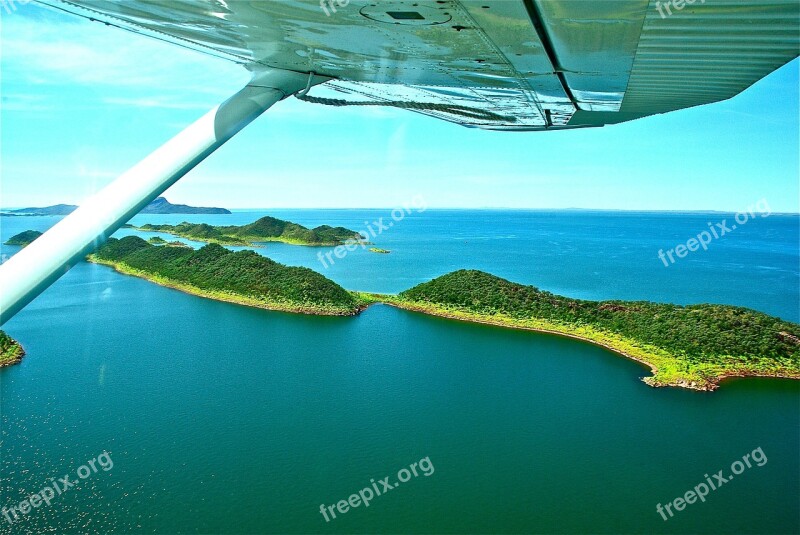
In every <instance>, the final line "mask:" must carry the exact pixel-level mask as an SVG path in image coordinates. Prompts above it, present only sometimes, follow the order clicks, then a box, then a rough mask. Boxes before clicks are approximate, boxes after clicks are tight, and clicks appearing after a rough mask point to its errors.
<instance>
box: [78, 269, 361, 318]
mask: <svg viewBox="0 0 800 535" xmlns="http://www.w3.org/2000/svg"><path fill="white" fill-rule="evenodd" d="M87 261H88V262H91V263H93V264H99V265H103V266H108V267H111V268H114V270H115V271H116V272H117V273H122V274H124V275H131V276H133V277H137V278H140V279H145V280H147V281H150V282H152V283H154V284H158V285H159V286H164V287H165V288H172V289H173V290H178V291H181V292H184V293H186V294H189V295H195V296H198V297H205V298H206V299H212V300H214V301H222V302H225V303H231V304H234V305H242V306H248V307H252V308H260V309H263V310H272V311H274V312H291V313H295V314H306V315H313V316H355V315H357V314H359V313H360V312H361V311H362V310H364V307H361V306H358V307H357V308H356V309H355V310H353V311H346V310H336V309H326V308H322V307H318V308H317V307H313V306H300V305H295V304H285V303H279V302H275V301H262V300H260V299H256V298H253V297H247V296H244V295H239V294H234V293H225V292H222V291H214V290H204V289H202V288H198V287H197V286H192V285H191V284H186V283H182V282H178V281H174V280H172V279H167V278H164V277H159V276H157V275H152V274H150V273H147V272H146V271H141V270H138V269H135V268H132V267H130V266H128V265H127V264H125V263H122V262H113V261H108V260H101V259H99V258H97V257H96V256H95V255H93V254H92V255H89V256H88V257H87Z"/></svg>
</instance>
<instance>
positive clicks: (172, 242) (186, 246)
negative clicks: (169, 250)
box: [167, 240, 192, 249]
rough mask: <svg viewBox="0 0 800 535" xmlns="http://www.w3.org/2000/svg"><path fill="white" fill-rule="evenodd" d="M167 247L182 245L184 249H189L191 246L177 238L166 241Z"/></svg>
mask: <svg viewBox="0 0 800 535" xmlns="http://www.w3.org/2000/svg"><path fill="white" fill-rule="evenodd" d="M167 247H183V248H184V249H191V248H192V246H191V245H186V244H185V243H183V242H182V241H178V240H175V241H171V242H168V243H167Z"/></svg>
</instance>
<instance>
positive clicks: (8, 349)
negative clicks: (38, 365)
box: [0, 331, 25, 368]
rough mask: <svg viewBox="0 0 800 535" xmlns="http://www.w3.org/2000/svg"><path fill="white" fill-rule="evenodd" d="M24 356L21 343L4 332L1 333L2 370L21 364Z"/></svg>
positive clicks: (0, 360) (0, 365)
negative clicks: (5, 367) (4, 367)
mask: <svg viewBox="0 0 800 535" xmlns="http://www.w3.org/2000/svg"><path fill="white" fill-rule="evenodd" d="M24 356H25V350H24V349H22V346H21V345H19V342H17V341H16V340H14V339H13V338H11V337H10V336H8V335H7V334H6V333H4V332H3V331H0V368H2V367H3V366H11V365H12V364H16V363H18V362H20V361H21V360H22V357H24Z"/></svg>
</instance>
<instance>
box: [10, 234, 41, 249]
mask: <svg viewBox="0 0 800 535" xmlns="http://www.w3.org/2000/svg"><path fill="white" fill-rule="evenodd" d="M41 235H42V233H41V232H39V231H38V230H26V231H23V232H20V233H19V234H16V235H14V236H11V237H10V238H9V239H8V240H6V242H5V243H4V244H3V245H19V246H21V247H25V246H26V245H30V244H31V242H32V241H33V240H35V239H36V238H38V237H39V236H41Z"/></svg>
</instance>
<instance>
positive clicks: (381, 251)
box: [369, 247, 391, 254]
mask: <svg viewBox="0 0 800 535" xmlns="http://www.w3.org/2000/svg"><path fill="white" fill-rule="evenodd" d="M369 250H370V252H372V253H379V254H389V253H391V251H390V250H389V249H381V248H380V247H370V248H369Z"/></svg>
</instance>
